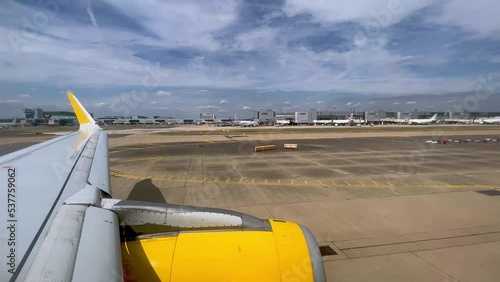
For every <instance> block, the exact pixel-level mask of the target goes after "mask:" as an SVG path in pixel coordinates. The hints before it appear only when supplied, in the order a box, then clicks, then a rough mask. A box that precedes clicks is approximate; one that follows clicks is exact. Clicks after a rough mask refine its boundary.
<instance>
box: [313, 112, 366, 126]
mask: <svg viewBox="0 0 500 282" xmlns="http://www.w3.org/2000/svg"><path fill="white" fill-rule="evenodd" d="M364 122H365V121H364V120H362V119H354V113H351V114H350V115H349V118H348V119H332V120H314V121H313V123H314V124H322V125H335V126H338V125H347V124H349V125H355V124H358V125H359V124H361V123H364Z"/></svg>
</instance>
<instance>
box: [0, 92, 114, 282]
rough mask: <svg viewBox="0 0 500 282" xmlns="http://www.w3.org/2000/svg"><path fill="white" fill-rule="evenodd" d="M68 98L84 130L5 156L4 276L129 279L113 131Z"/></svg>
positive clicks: (0, 261)
mask: <svg viewBox="0 0 500 282" xmlns="http://www.w3.org/2000/svg"><path fill="white" fill-rule="evenodd" d="M68 98H69V100H70V102H71V105H72V106H73V109H74V111H75V114H76V116H77V119H78V122H79V123H80V130H79V131H77V132H75V133H71V134H68V135H65V136H62V137H58V138H55V139H52V140H49V141H46V142H43V143H40V144H37V145H34V146H31V147H29V148H26V149H23V150H20V151H17V152H14V153H12V154H8V155H5V156H2V157H0V187H1V188H0V221H1V225H3V226H1V227H0V254H1V258H0V281H21V280H27V281H70V280H73V281H98V280H101V281H122V280H123V278H122V270H121V269H122V268H121V254H120V244H119V242H120V240H119V234H118V232H119V227H118V226H119V222H118V218H117V216H116V215H115V214H114V213H113V212H111V211H108V210H104V209H101V208H100V202H101V198H103V197H108V196H109V194H110V183H109V167H108V147H107V142H108V141H107V134H106V133H105V132H104V131H102V129H101V128H100V127H99V126H97V125H96V124H95V121H94V120H93V118H92V117H91V116H90V114H89V113H88V112H87V111H86V110H85V109H84V108H83V107H82V105H81V104H80V102H79V101H78V100H77V99H76V97H75V96H74V95H73V94H72V93H68ZM96 258H99V263H97V260H96ZM89 278H90V280H89Z"/></svg>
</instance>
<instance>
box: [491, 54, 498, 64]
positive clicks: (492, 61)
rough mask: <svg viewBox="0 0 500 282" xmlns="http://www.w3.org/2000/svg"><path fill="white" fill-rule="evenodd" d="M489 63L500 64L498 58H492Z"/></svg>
mask: <svg viewBox="0 0 500 282" xmlns="http://www.w3.org/2000/svg"><path fill="white" fill-rule="evenodd" d="M489 61H490V62H491V63H500V56H495V57H492V58H491V59H490V60H489Z"/></svg>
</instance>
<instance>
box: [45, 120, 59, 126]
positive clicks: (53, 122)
mask: <svg viewBox="0 0 500 282" xmlns="http://www.w3.org/2000/svg"><path fill="white" fill-rule="evenodd" d="M44 124H45V126H57V125H59V124H58V123H57V121H55V120H53V119H46V120H45V123H44Z"/></svg>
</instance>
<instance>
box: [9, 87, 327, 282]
mask: <svg viewBox="0 0 500 282" xmlns="http://www.w3.org/2000/svg"><path fill="white" fill-rule="evenodd" d="M68 98H69V100H70V103H71V105H72V107H73V109H74V112H75V114H76V117H77V119H78V123H79V124H80V129H79V130H78V131H77V132H73V133H70V134H67V135H64V136H61V137H58V138H55V139H52V140H49V141H46V142H43V143H40V144H37V145H34V146H31V147H28V148H25V149H22V150H20V151H17V152H14V153H11V154H8V155H5V156H2V157H0V168H1V170H0V183H1V185H2V187H3V189H2V193H0V210H1V211H2V213H0V219H1V220H2V221H3V225H4V226H3V227H2V228H0V254H2V255H1V257H0V281H292V280H293V281H320V282H323V281H326V277H325V269H324V265H323V260H322V258H321V254H320V251H319V247H318V245H317V243H316V239H315V238H314V236H313V234H312V233H311V232H310V231H309V230H308V229H307V228H306V227H304V226H301V225H298V224H296V223H293V222H289V221H283V220H274V219H259V218H256V217H253V216H250V215H247V214H243V213H240V212H235V211H230V210H224V209H217V208H203V207H193V206H184V205H172V204H167V203H151V202H144V201H133V200H120V199H113V198H111V185H110V172H109V164H108V145H107V144H108V137H107V133H106V132H105V131H103V130H102V128H100V127H99V126H98V125H97V124H96V122H95V121H94V119H93V118H92V117H91V115H90V114H89V113H88V112H87V110H85V108H83V106H82V105H81V104H80V102H79V101H78V99H77V98H76V97H75V96H74V95H73V94H72V93H68Z"/></svg>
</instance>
